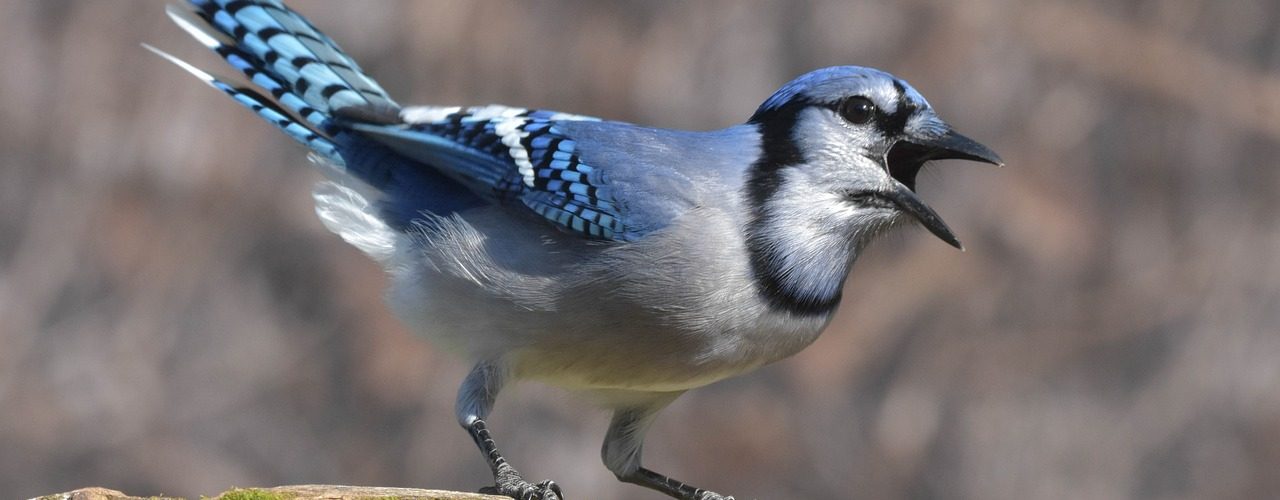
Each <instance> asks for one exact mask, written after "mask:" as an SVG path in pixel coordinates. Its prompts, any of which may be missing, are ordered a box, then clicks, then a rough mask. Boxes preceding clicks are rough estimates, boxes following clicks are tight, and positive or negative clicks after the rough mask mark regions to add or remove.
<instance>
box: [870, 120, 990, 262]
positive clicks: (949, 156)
mask: <svg viewBox="0 0 1280 500" xmlns="http://www.w3.org/2000/svg"><path fill="white" fill-rule="evenodd" d="M946 130H947V131H946V133H943V134H941V135H937V136H934V137H929V138H924V137H912V136H908V137H906V138H904V139H902V140H901V141H898V143H897V144H895V145H894V146H893V148H891V150H890V154H889V155H887V156H886V158H885V162H886V166H887V167H888V169H889V172H890V174H891V175H892V176H893V178H894V180H896V181H897V182H894V183H893V184H894V186H893V188H891V189H890V190H889V192H888V193H883V195H884V196H885V197H886V198H888V199H889V200H891V201H893V202H894V203H895V204H897V205H898V206H899V207H900V208H901V209H902V210H903V211H904V212H907V213H909V214H911V215H912V216H914V217H915V218H916V219H918V220H919V221H920V224H922V225H924V227H925V228H926V229H928V230H929V232H931V233H933V235H934V236H937V237H938V238H940V239H941V240H942V241H945V242H947V244H949V245H951V246H953V247H956V248H959V249H961V250H964V247H963V246H961V244H960V240H959V239H957V238H956V235H955V233H952V232H951V228H949V227H947V224H946V223H945V222H943V221H942V217H939V216H938V213H937V212H934V211H933V209H932V208H929V206H928V205H925V204H924V201H922V200H921V199H920V197H919V196H917V195H916V193H915V191H914V188H915V177H916V173H917V172H918V171H919V170H920V167H921V166H923V165H924V163H925V162H928V161H932V160H970V161H979V162H984V163H990V164H992V165H999V166H1004V160H1001V159H1000V155H997V154H996V152H995V151H992V150H991V148H988V147H986V146H983V145H982V144H979V143H978V142H977V141H975V140H973V139H970V138H968V137H965V136H963V135H960V134H958V133H956V132H955V131H954V130H951V129H950V127H948V128H947V129H946Z"/></svg>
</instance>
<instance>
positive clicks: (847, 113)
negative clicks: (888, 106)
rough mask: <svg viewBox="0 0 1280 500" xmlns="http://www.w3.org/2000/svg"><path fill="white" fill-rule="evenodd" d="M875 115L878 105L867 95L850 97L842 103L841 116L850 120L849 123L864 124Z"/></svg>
mask: <svg viewBox="0 0 1280 500" xmlns="http://www.w3.org/2000/svg"><path fill="white" fill-rule="evenodd" d="M875 115H876V105H875V104H874V103H872V102H871V99H867V98H866V97H862V96H857V97H850V98H848V99H845V100H844V102H841V103H840V116H843V117H844V119H845V120H849V123H853V124H857V125H862V124H865V123H867V122H869V121H871V118H873V117H875Z"/></svg>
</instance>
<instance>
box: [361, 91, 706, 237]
mask: <svg viewBox="0 0 1280 500" xmlns="http://www.w3.org/2000/svg"><path fill="white" fill-rule="evenodd" d="M401 118H402V119H403V120H404V121H405V123H404V124H401V125H377V124H367V123H351V124H349V126H350V127H352V128H354V129H355V130H358V131H360V132H361V133H363V134H365V135H366V136H368V137H371V138H373V139H374V140H377V141H378V142H381V143H383V144H385V145H387V146H389V147H391V148H392V149H394V150H396V151H397V152H398V153H400V154H402V155H405V156H408V157H410V158H413V159H415V160H418V161H420V162H423V163H426V164H428V165H431V166H432V167H434V168H436V169H438V170H440V171H441V172H443V173H445V174H446V175H448V176H450V177H452V178H454V179H455V180H457V181H459V182H461V183H462V184H464V185H466V186H467V187H468V188H470V189H471V190H472V191H474V192H476V193H477V194H480V195H481V196H484V197H488V198H489V199H491V200H493V201H496V202H499V203H504V204H508V205H515V206H518V207H523V209H527V210H530V211H532V212H533V213H535V214H537V215H539V216H541V217H543V218H545V219H546V220H547V221H550V222H551V223H552V224H554V225H556V226H558V227H559V228H560V229H562V230H565V231H568V232H571V233H575V234H579V235H581V236H583V237H586V238H590V239H601V240H616V241H630V240H634V239H637V238H640V237H642V236H644V235H645V234H647V233H648V232H650V231H652V230H654V229H657V228H659V227H662V226H663V225H665V223H666V222H667V221H669V220H670V218H671V217H672V216H673V215H674V214H675V213H677V212H679V211H680V208H679V207H680V206H681V205H684V203H682V202H681V201H679V200H680V198H681V197H680V195H679V193H680V190H679V189H678V188H677V189H666V186H664V188H663V189H656V188H655V189H640V190H635V189H633V188H634V187H636V186H639V185H647V184H649V183H650V181H654V182H657V183H659V184H661V183H663V182H665V181H663V180H662V179H663V173H664V172H671V171H672V168H673V166H672V165H661V166H657V165H654V166H652V168H648V166H646V165H644V164H643V162H642V161H640V160H629V159H628V158H627V155H626V151H627V150H629V149H642V148H645V147H646V145H644V144H635V143H628V141H627V140H626V139H625V138H621V137H619V138H614V140H609V139H608V137H609V135H608V134H607V133H601V130H602V129H613V128H617V129H619V130H628V129H639V127H634V126H630V125H626V124H619V123H616V122H605V121H600V120H599V119H597V118H592V117H586V116H579V115H570V114H566V113H558V112H554V111H547V110H533V109H524V108H514V107H506V106H497V105H491V106H481V107H471V108H458V107H410V108H405V109H404V111H403V112H402V113H401ZM584 136H589V140H584ZM602 136H603V137H605V138H606V139H605V140H601V138H602ZM650 142H652V138H651V140H650ZM631 191H635V192H636V193H637V194H644V193H648V194H652V195H660V196H658V197H657V198H653V199H637V197H635V196H628V193H629V192H631Z"/></svg>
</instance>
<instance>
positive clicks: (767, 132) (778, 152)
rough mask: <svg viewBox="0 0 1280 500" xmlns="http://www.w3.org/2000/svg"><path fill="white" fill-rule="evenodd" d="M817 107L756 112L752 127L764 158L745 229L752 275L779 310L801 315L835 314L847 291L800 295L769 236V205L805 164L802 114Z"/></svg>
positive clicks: (751, 187)
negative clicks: (798, 133) (786, 178)
mask: <svg viewBox="0 0 1280 500" xmlns="http://www.w3.org/2000/svg"><path fill="white" fill-rule="evenodd" d="M811 105H812V104H811V103H808V102H803V101H793V102H790V103H787V104H786V105H785V106H782V107H779V108H774V109H770V110H767V111H765V112H756V114H755V116H752V117H751V120H750V121H749V122H748V123H753V124H755V125H756V126H758V127H759V128H760V137H761V154H760V159H759V160H757V161H756V162H755V163H754V164H752V165H751V167H750V168H749V169H748V170H747V183H746V195H747V208H748V209H749V210H750V212H751V216H750V219H749V220H748V222H747V227H746V228H745V229H744V233H745V235H746V242H747V253H748V254H749V255H750V257H751V272H752V275H753V276H754V278H755V282H756V286H757V288H758V289H759V293H760V295H761V296H762V297H763V298H764V299H765V302H767V303H768V304H769V307H770V308H772V309H774V310H779V311H786V312H789V313H791V314H794V315H796V316H818V315H824V314H829V313H831V312H832V311H834V310H835V308H836V306H837V305H839V304H840V298H841V292H839V291H837V292H836V293H835V294H834V295H832V296H830V297H822V298H814V297H804V296H801V295H799V294H797V293H796V292H795V291H794V290H793V289H791V288H789V287H786V286H784V285H783V270H782V269H781V268H780V266H779V264H780V263H781V262H782V258H781V256H780V255H778V252H777V249H776V248H775V247H774V245H771V244H770V243H769V242H768V241H767V240H765V237H764V231H765V228H766V227H767V226H768V223H769V220H768V219H769V217H770V215H769V213H768V211H767V210H765V205H766V204H767V203H768V201H769V200H770V199H771V198H773V196H774V195H775V194H776V193H777V192H778V189H780V188H781V187H782V170H783V169H785V168H787V167H792V166H795V165H799V164H801V163H804V154H803V153H801V152H800V146H799V145H797V144H796V141H795V137H794V131H795V127H796V120H797V119H798V118H799V115H800V112H801V111H802V110H804V109H805V108H807V107H809V106H811Z"/></svg>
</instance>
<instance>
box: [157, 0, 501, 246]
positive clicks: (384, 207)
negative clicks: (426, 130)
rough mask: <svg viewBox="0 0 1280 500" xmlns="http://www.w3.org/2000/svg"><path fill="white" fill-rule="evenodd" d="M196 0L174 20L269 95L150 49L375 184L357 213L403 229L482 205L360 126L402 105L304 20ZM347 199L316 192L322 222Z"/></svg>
mask: <svg viewBox="0 0 1280 500" xmlns="http://www.w3.org/2000/svg"><path fill="white" fill-rule="evenodd" d="M189 2H190V3H191V4H192V6H194V10H187V9H182V8H177V7H174V6H169V7H168V9H167V12H168V14H169V17H170V18H172V19H173V21H174V22H175V23H176V24H177V25H178V26H179V27H180V28H182V29H183V30H184V31H186V32H187V33H188V34H190V35H191V36H192V37H194V38H195V39H196V40H197V41H199V42H200V43H201V44H203V45H204V46H206V47H208V48H209V49H211V50H213V51H214V52H215V53H217V54H218V55H219V56H221V57H222V58H223V59H224V60H225V61H226V62H227V63H228V64H230V65H231V67H232V68H235V69H236V70H237V71H239V72H240V73H241V74H243V75H244V77H245V78H247V79H248V80H249V81H250V82H252V84H253V85H254V86H256V87H257V89H261V90H257V89H255V88H254V87H253V86H249V85H236V84H232V83H228V79H226V78H222V77H218V76H214V75H212V74H210V73H208V72H206V71H203V70H201V69H199V68H196V67H194V66H192V65H190V64H187V63H186V62H183V61H181V60H179V59H177V58H175V57H173V56H171V55H169V54H166V53H164V52H162V51H160V50H158V49H156V48H154V47H151V46H148V45H144V46H145V47H146V48H147V49H149V50H151V51H152V52H155V53H157V54H159V55H160V56H161V57H164V58H165V59H168V60H169V61H171V62H173V63H174V64H176V65H178V66H179V67H181V68H182V69H185V70H187V71H188V72H190V73H191V74H193V75H195V76H196V77H197V78H199V79H200V80H201V81H203V82H205V83H206V84H208V85H209V86H211V87H213V88H216V89H218V90H220V91H222V92H223V93H225V94H227V95H228V96H230V97H231V98H232V99H234V100H235V101H236V102H237V103H239V104H240V105H241V106H244V107H246V108H249V109H250V110H251V111H253V112H254V113H255V114H257V115H258V117H260V118H262V119H263V120H266V121H267V122H268V123H270V124H272V125H274V126H275V127H276V128H278V129H280V130H281V131H283V132H284V133H285V134H286V135H288V136H289V137H290V138H292V139H293V140H294V141H297V142H298V143H301V144H302V145H303V146H306V147H307V148H309V149H311V150H312V151H314V152H315V155H316V156H317V157H319V159H320V160H321V161H320V162H319V163H320V164H322V165H323V166H326V167H332V168H334V169H335V170H336V171H337V173H339V174H340V175H339V180H340V181H341V182H343V183H344V184H345V183H346V181H347V179H355V180H359V181H360V182H361V183H363V185H364V186H365V187H368V188H372V190H371V191H368V192H366V193H364V195H366V196H367V197H368V200H367V202H366V201H362V203H365V204H363V205H361V204H349V205H350V206H351V207H355V206H357V205H359V208H360V210H359V212H360V213H366V212H368V211H369V210H373V211H374V212H376V216H377V217H378V218H379V219H380V220H381V221H382V222H383V223H385V224H387V225H389V226H390V227H393V228H396V229H404V228H408V227H410V226H412V224H413V223H414V221H415V220H417V219H419V218H421V217H422V214H423V213H424V212H430V213H436V214H448V213H451V212H453V211H456V210H461V209H463V208H467V207H472V206H478V205H480V204H482V203H484V202H483V201H482V200H481V199H480V198H478V197H477V196H476V195H475V194H474V193H471V192H469V191H468V190H466V188H464V187H462V186H460V185H459V184H457V182H455V181H453V180H451V179H449V178H448V177H446V176H444V175H443V174H441V173H440V172H438V171H436V170H435V169H434V168H430V167H429V166H426V165H423V164H421V163H417V162H416V161H414V160H412V159H408V158H405V157H403V156H400V155H398V154H396V153H395V152H394V151H392V150H391V149H389V148H387V147H386V146H384V145H382V144H380V143H378V142H377V141H374V140H372V139H369V138H367V137H365V136H364V134H362V133H361V132H359V131H358V130H357V127H361V126H377V125H382V124H393V123H394V124H398V123H401V120H400V105H398V104H396V103H395V101H392V100H391V98H390V97H389V96H387V94H386V92H385V91H384V90H382V87H380V86H378V84H377V82H374V81H373V79H372V78H370V77H368V76H367V75H365V74H364V72H363V71H361V70H360V67H359V66H357V65H356V63H355V61H352V60H351V58H350V57H347V55H346V54H344V53H343V52H342V50H341V49H339V48H338V46H337V44H335V43H334V42H333V40H331V39H329V37H327V36H325V35H324V34H322V33H320V32H319V31H318V30H316V29H315V27H314V26H312V25H311V23H309V22H307V20H306V19H305V18H303V17H302V16H301V15H299V14H297V13H295V12H294V11H292V10H290V9H289V8H288V7H285V6H284V4H282V3H280V2H279V1H278V0H235V1H232V0H189ZM362 189H363V188H362ZM347 198H350V196H348V197H347ZM347 198H344V197H341V196H319V195H317V198H316V200H317V203H318V204H319V205H320V208H321V209H322V210H321V218H322V219H325V220H326V221H328V220H329V219H327V218H326V214H330V215H332V214H331V213H330V212H325V210H328V209H327V208H325V207H337V206H342V207H346V206H348V205H343V204H342V203H337V202H333V201H332V200H344V199H347ZM370 203H371V204H372V205H370ZM371 206H372V207H373V208H370V207H371ZM369 213H372V212H369ZM335 220H337V219H335ZM341 220H343V221H350V220H363V219H356V218H345V219H341ZM326 223H327V222H326ZM340 225H341V226H342V227H343V228H345V229H344V230H343V231H339V233H340V234H343V237H344V238H348V240H349V241H351V238H349V237H348V234H347V233H348V232H351V231H355V232H356V233H361V234H363V233H362V231H363V232H369V231H372V230H371V229H369V228H368V227H366V226H360V227H359V231H357V230H356V229H352V227H354V226H350V225H348V224H340ZM335 231H336V230H335ZM375 232H376V231H375ZM353 234H355V233H353ZM352 238H354V237H352ZM357 246H360V245H357ZM361 248H362V249H363V248H364V247H361ZM370 248H372V247H370ZM371 255H372V253H371Z"/></svg>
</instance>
